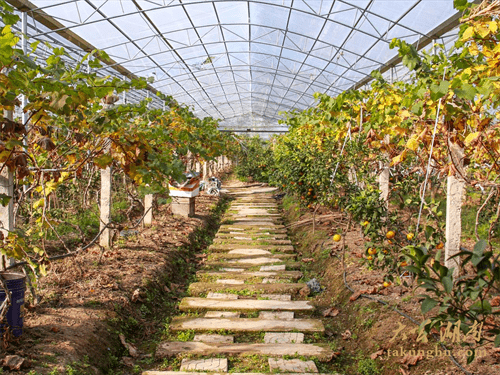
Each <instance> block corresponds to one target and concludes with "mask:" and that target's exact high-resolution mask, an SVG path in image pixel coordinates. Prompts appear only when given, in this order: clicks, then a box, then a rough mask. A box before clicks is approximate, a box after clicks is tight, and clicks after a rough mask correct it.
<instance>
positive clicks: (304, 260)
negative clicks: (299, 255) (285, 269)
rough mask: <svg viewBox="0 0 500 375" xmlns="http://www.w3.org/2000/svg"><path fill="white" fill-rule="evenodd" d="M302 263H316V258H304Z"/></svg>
mask: <svg viewBox="0 0 500 375" xmlns="http://www.w3.org/2000/svg"><path fill="white" fill-rule="evenodd" d="M302 262H304V263H312V262H314V258H303V259H302Z"/></svg>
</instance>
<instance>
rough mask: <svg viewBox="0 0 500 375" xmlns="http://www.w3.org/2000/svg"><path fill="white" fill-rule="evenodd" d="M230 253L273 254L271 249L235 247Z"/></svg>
mask: <svg viewBox="0 0 500 375" xmlns="http://www.w3.org/2000/svg"><path fill="white" fill-rule="evenodd" d="M228 254H238V255H271V254H272V253H271V252H270V251H269V250H262V249H235V250H229V252H228Z"/></svg>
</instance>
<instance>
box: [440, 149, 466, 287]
mask: <svg viewBox="0 0 500 375" xmlns="http://www.w3.org/2000/svg"><path fill="white" fill-rule="evenodd" d="M449 146H450V156H451V159H452V161H453V165H454V166H455V168H456V169H457V171H458V172H457V174H455V175H451V176H448V179H447V188H446V245H445V248H444V249H445V251H444V259H445V266H446V267H448V268H452V267H454V268H455V270H454V272H453V277H454V278H456V277H458V268H459V266H460V259H459V258H458V257H457V258H453V259H450V258H451V257H452V256H453V255H455V254H457V253H459V252H460V241H461V237H462V202H463V197H464V192H465V181H464V179H463V178H462V176H461V174H464V173H465V171H464V168H463V157H464V150H463V149H462V148H460V147H459V146H458V145H456V144H450V145H449Z"/></svg>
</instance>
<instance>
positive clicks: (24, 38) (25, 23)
mask: <svg viewBox="0 0 500 375" xmlns="http://www.w3.org/2000/svg"><path fill="white" fill-rule="evenodd" d="M21 19H22V36H21V47H22V49H23V53H24V55H27V53H28V35H27V34H28V13H27V12H23V13H22V17H21ZM26 104H28V98H27V97H26V95H22V97H21V106H22V110H23V114H22V122H23V125H24V126H25V127H26V128H27V127H28V124H27V122H28V114H27V113H26V112H24V108H25V107H26ZM26 130H28V129H26ZM24 143H25V146H26V140H25V141H24Z"/></svg>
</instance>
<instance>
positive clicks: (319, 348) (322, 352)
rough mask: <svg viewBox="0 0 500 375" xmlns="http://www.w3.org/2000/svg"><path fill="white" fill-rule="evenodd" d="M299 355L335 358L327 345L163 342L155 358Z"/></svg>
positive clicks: (320, 359) (324, 360)
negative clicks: (222, 355)
mask: <svg viewBox="0 0 500 375" xmlns="http://www.w3.org/2000/svg"><path fill="white" fill-rule="evenodd" d="M297 353H300V355H301V356H304V357H316V358H317V359H318V360H319V361H321V362H327V361H330V360H331V359H332V357H333V351H332V350H331V349H330V348H329V345H327V344H260V343H259V344H246V343H235V344H215V343H205V342H192V341H186V342H184V341H180V342H175V341H174V342H162V343H160V345H158V349H157V350H156V355H155V357H156V358H165V357H170V356H173V355H178V354H183V355H186V354H196V355H207V356H208V355H215V354H225V355H241V354H244V355H254V354H255V355H270V356H285V355H296V354H297ZM302 372H304V370H302Z"/></svg>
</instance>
